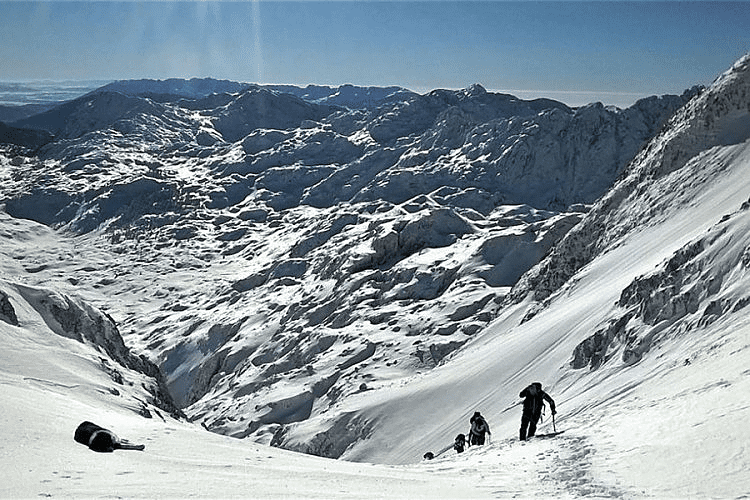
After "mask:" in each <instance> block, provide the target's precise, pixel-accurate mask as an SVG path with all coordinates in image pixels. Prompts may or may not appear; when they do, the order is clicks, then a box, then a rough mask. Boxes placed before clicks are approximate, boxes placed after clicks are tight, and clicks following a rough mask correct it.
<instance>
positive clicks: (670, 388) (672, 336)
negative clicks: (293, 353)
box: [299, 58, 750, 498]
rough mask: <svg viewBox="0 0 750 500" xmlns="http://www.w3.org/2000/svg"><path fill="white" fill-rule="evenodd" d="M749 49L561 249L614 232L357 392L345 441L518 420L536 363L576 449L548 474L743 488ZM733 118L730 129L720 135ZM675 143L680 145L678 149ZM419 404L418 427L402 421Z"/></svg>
mask: <svg viewBox="0 0 750 500" xmlns="http://www.w3.org/2000/svg"><path fill="white" fill-rule="evenodd" d="M749 63H750V60H748V59H747V58H746V59H743V60H741V61H739V62H738V63H737V64H736V65H735V67H733V68H732V69H731V70H730V71H728V72H727V73H726V74H725V75H722V77H721V78H719V79H718V80H717V82H716V83H715V84H714V86H712V88H711V89H709V90H708V91H707V92H706V93H705V94H704V95H702V96H701V97H699V98H697V99H696V100H694V101H693V102H691V104H690V105H689V106H688V107H686V108H684V109H683V110H682V111H681V112H680V113H678V114H677V115H676V116H675V118H674V119H673V120H672V123H671V124H670V127H668V128H667V129H666V130H665V131H664V132H663V133H662V134H661V135H660V136H659V137H657V138H656V139H655V140H654V141H653V142H652V144H651V146H650V147H649V148H647V150H646V151H644V153H643V154H642V155H641V156H640V157H639V158H638V159H637V160H636V161H635V162H634V163H633V164H632V165H631V166H630V167H629V170H628V172H629V174H628V175H627V176H626V177H625V179H623V181H622V182H621V184H622V185H629V189H628V191H629V196H628V197H627V198H626V201H623V202H622V203H621V204H620V205H618V206H615V207H614V208H613V203H612V199H611V198H612V197H617V193H618V188H617V187H616V188H615V190H613V192H612V193H610V194H609V195H608V196H606V197H605V198H603V200H602V201H600V202H599V204H597V206H595V207H594V208H593V209H592V210H591V211H590V212H589V214H587V216H586V217H585V218H584V220H583V221H582V222H581V224H579V226H577V227H576V228H575V229H574V230H573V231H571V232H570V233H568V235H567V236H566V240H568V244H567V246H562V247H561V246H558V247H557V248H556V250H555V251H556V252H561V251H563V250H561V248H563V249H564V250H566V251H570V248H571V247H572V248H581V246H578V247H575V246H574V243H573V242H575V240H576V239H578V241H579V242H580V239H581V238H582V237H583V236H581V235H582V234H585V231H584V230H585V228H586V227H587V226H588V227H591V226H593V227H597V225H596V219H600V220H601V219H605V220H607V224H606V231H610V234H612V233H614V236H610V237H609V238H607V239H604V238H602V237H601V235H595V236H593V237H592V236H591V234H590V233H588V234H587V237H589V238H591V239H592V240H593V241H595V242H597V243H598V244H599V248H602V250H600V251H599V252H598V253H597V254H595V255H594V256H593V257H591V258H590V259H589V260H588V261H587V262H585V263H584V264H583V265H582V266H580V267H579V269H578V270H577V271H574V272H573V273H572V274H571V275H570V278H569V279H567V280H566V281H565V285H564V286H562V287H560V288H559V289H558V290H557V291H555V292H553V293H552V294H544V295H542V297H547V300H546V301H545V302H544V304H543V307H542V308H539V307H534V306H532V307H529V306H530V305H532V303H531V302H529V297H531V295H528V296H527V298H526V299H525V300H524V301H520V302H516V303H515V304H512V305H509V306H508V307H507V308H505V309H504V310H503V312H502V313H501V317H500V318H499V319H497V320H496V321H494V322H493V323H492V324H491V325H490V326H489V327H488V328H487V329H486V330H484V331H483V332H482V333H481V334H480V336H478V337H477V338H476V339H474V340H473V341H472V342H471V343H469V344H468V345H467V346H465V347H464V348H463V349H462V350H461V351H460V352H458V353H456V354H455V355H454V356H453V357H451V359H450V360H449V362H447V363H446V364H444V365H443V366H440V367H438V368H436V369H435V370H433V371H432V372H430V373H429V374H427V375H425V376H423V377H420V378H419V379H416V380H411V381H409V382H408V383H405V384H403V387H401V388H394V389H392V390H390V391H389V392H388V393H387V395H385V394H382V395H378V396H376V395H373V396H372V397H370V398H367V399H364V398H363V400H362V401H359V402H357V403H355V404H352V407H354V408H356V411H357V414H358V415H359V417H360V418H363V419H364V420H369V421H373V422H377V426H376V427H375V429H376V430H375V431H374V432H373V433H372V435H371V437H370V439H369V440H365V441H361V442H359V443H357V444H356V445H354V446H353V447H351V448H349V449H348V450H347V452H346V453H345V454H344V457H346V458H350V459H363V458H366V459H367V460H373V459H374V460H377V461H386V462H408V461H410V460H412V459H413V457H414V456H415V455H417V454H418V453H419V451H420V450H422V449H424V448H425V447H432V448H437V447H439V446H441V445H442V444H443V443H445V442H446V440H447V439H448V438H449V436H451V435H453V434H455V433H457V432H460V431H462V430H464V429H465V428H466V427H467V423H466V422H467V421H468V417H469V416H470V415H471V414H472V413H473V411H475V410H482V413H483V414H485V415H487V416H488V418H489V420H490V425H491V426H493V428H494V429H495V431H494V432H495V434H499V435H500V436H503V437H504V438H505V437H507V436H513V435H514V434H515V433H516V432H517V431H516V429H517V427H518V420H519V413H520V411H519V408H518V407H515V406H514V403H515V401H516V396H515V394H517V393H518V391H519V390H520V389H522V388H523V387H524V386H525V384H526V383H528V382H531V381H533V380H540V381H542V382H543V383H544V385H545V387H547V390H548V391H549V392H550V393H551V394H552V395H553V396H554V397H555V399H556V401H557V403H558V411H559V414H558V417H557V426H558V429H565V430H566V432H565V433H564V434H563V435H561V436H560V437H558V438H556V441H559V443H560V450H559V451H558V452H559V453H564V452H567V453H569V454H570V455H571V457H572V458H575V459H576V460H577V466H576V467H575V468H574V470H571V471H563V470H556V471H554V472H553V475H557V476H558V477H560V476H561V475H562V476H565V477H568V479H569V483H570V486H571V489H572V490H574V491H576V492H578V493H579V494H581V495H589V494H604V495H607V496H610V495H614V496H641V495H643V496H656V497H677V498H685V497H719V498H734V497H741V496H743V495H745V494H747V492H748V491H750V478H749V477H748V476H747V474H746V470H747V465H748V454H747V449H746V443H747V442H748V438H749V437H750V431H748V427H747V426H745V425H742V424H741V422H742V421H744V420H745V419H746V418H747V416H748V412H749V411H750V406H748V405H747V398H746V394H747V390H748V387H749V386H750V371H749V370H748V366H750V342H748V340H750V329H749V325H748V319H747V315H746V314H745V309H744V308H745V306H746V305H747V303H748V299H747V297H748V296H747V289H748V281H747V280H748V264H747V262H748V260H747V248H748V247H749V246H750V241H748V234H749V233H748V224H750V199H749V196H750V180H748V179H750V178H748V176H747V172H748V169H749V168H750V144H749V143H748V142H747V141H746V140H745V139H746V138H747V133H748V132H750V131H748V130H745V131H742V129H739V128H735V124H737V123H741V122H742V120H743V119H744V118H741V117H742V116H746V115H747V113H748V107H747V102H748V97H750V93H748V92H747V90H746V89H747V86H748V84H749V83H750V79H748V64H749ZM707 116H710V117H713V120H710V119H708V118H706V117H707ZM729 124H732V125H731V126H730V125H729ZM727 126H730V127H731V128H732V131H733V133H732V134H731V135H732V136H734V137H735V141H733V142H734V143H733V144H727V142H728V141H726V140H722V139H721V138H722V137H727V134H726V133H725V131H726V130H727V128H726V127H727ZM717 129H718V132H717V131H716V130H717ZM678 144H688V145H690V146H691V148H689V149H688V148H687V147H682V146H677V145H678ZM670 151H680V152H681V154H683V155H685V156H682V157H681V159H678V160H677V164H676V165H675V157H674V156H673V155H671V154H664V152H670ZM633 178H635V179H638V181H634V180H633ZM619 189H620V190H624V188H623V187H620V188H619ZM620 192H622V191H620ZM623 198H624V197H622V196H621V197H619V199H623ZM623 227H624V228H626V229H623ZM585 255H587V254H581V253H579V254H577V255H568V256H567V257H569V258H572V257H575V256H577V257H578V258H579V259H580V258H582V257H585ZM549 258H550V259H555V258H557V259H558V260H562V259H561V258H560V256H559V255H558V256H557V257H555V256H550V257H549ZM538 269H539V270H538V271H537V272H539V273H540V274H542V275H543V274H544V273H551V272H553V271H555V272H560V271H561V269H552V268H551V267H549V266H547V265H546V264H545V263H542V264H540V266H539V268H538ZM524 286H526V285H524ZM526 290H527V291H528V290H529V289H528V288H526ZM542 290H544V288H542ZM531 291H532V292H533V291H534V289H533V288H532V289H531ZM529 311H532V312H533V314H529ZM405 401H409V402H410V405H409V408H410V410H404V408H405V406H406V405H405V403H404V402H405ZM415 411H416V412H418V413H419V414H420V415H422V416H423V422H422V423H421V424H420V427H419V432H418V433H416V435H415V433H414V432H413V431H411V430H410V428H409V426H408V425H407V422H408V421H409V420H410V419H413V418H414V415H415ZM435 415H440V418H439V419H434V418H431V417H433V416H435ZM304 425H305V424H299V426H300V427H302V426H304ZM510 439H512V438H510ZM386 442H387V443H390V446H384V443H386ZM502 443H503V445H505V444H506V443H507V441H503V442H502ZM566 474H568V476H566Z"/></svg>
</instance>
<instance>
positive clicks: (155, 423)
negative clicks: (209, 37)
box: [0, 58, 750, 498]
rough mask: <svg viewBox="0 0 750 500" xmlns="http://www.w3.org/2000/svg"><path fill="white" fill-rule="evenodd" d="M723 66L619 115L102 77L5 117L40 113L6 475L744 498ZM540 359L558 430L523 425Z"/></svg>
mask: <svg viewBox="0 0 750 500" xmlns="http://www.w3.org/2000/svg"><path fill="white" fill-rule="evenodd" d="M748 64H750V60H748V58H745V59H743V60H741V61H739V62H738V63H737V64H736V65H735V66H734V67H733V68H731V69H730V70H728V71H727V73H725V74H724V75H722V76H721V77H720V78H718V79H717V80H716V82H714V84H713V85H712V86H711V87H710V88H708V89H705V90H702V89H698V88H695V89H692V90H691V91H689V92H686V93H685V94H684V95H683V96H663V97H658V98H657V97H654V98H650V99H646V100H643V101H639V102H638V103H637V104H636V105H634V106H633V107H632V108H628V109H626V110H620V109H617V108H605V107H603V106H601V105H596V104H593V105H590V106H586V107H583V108H577V109H571V108H568V107H567V106H565V105H563V104H561V103H557V102H554V101H546V100H538V101H521V100H518V99H516V98H514V97H512V96H507V95H501V94H493V93H490V92H486V91H485V90H484V89H482V88H481V87H480V86H478V85H475V86H473V87H471V88H468V89H465V90H462V91H442V90H441V91H434V92H432V93H429V94H425V95H417V94H413V93H410V92H407V91H404V90H403V89H394V88H389V89H361V88H355V87H351V86H347V87H346V88H340V89H329V90H328V91H327V92H328V93H326V92H325V91H324V89H322V88H315V89H307V90H306V91H303V90H304V89H298V91H297V92H296V94H291V93H285V92H288V91H289V90H290V89H271V88H264V87H257V86H249V87H247V88H234V87H233V88H226V89H218V88H217V86H221V85H226V83H222V82H218V81H210V82H208V83H206V82H203V85H204V86H206V88H202V87H201V86H200V85H198V84H199V83H201V82H194V81H191V82H190V85H188V84H187V83H185V82H184V81H183V82H182V84H181V85H182V89H180V88H179V85H177V86H176V87H168V88H165V87H164V85H165V83H161V84H159V85H160V86H159V88H153V87H152V88H150V87H149V85H151V86H153V85H157V84H156V83H155V82H131V84H130V85H128V82H120V83H119V84H118V86H116V87H114V86H113V87H111V88H107V87H105V88H103V89H101V91H99V92H95V93H92V94H88V95H86V96H84V97H82V98H80V99H77V100H74V101H70V102H67V103H65V104H63V105H61V106H59V107H57V108H54V109H52V110H50V111H47V112H45V113H42V114H40V115H36V116H32V117H30V118H27V119H24V120H21V121H18V122H15V123H12V124H10V125H11V126H12V127H16V128H17V129H18V128H21V127H23V128H24V129H25V130H28V129H34V130H44V131H45V132H46V133H49V134H51V137H54V139H49V141H50V142H48V143H46V144H45V145H43V146H38V144H36V143H34V144H33V145H31V144H26V145H25V146H26V147H24V144H23V140H19V141H16V142H19V143H20V144H17V145H6V146H5V147H4V153H3V155H2V156H0V180H1V181H2V182H0V185H1V186H2V187H1V188H0V189H1V190H2V200H3V202H4V208H5V210H4V212H2V213H0V231H1V232H2V233H1V234H2V241H3V243H2V246H0V266H2V271H3V272H2V281H1V282H0V306H2V307H0V335H2V337H0V338H2V343H3V349H2V354H1V356H2V357H3V363H2V369H1V370H2V371H0V376H1V377H2V379H1V380H0V382H1V383H2V384H1V385H2V387H3V395H4V397H3V398H2V399H3V405H4V408H3V412H2V414H3V416H2V419H3V426H4V428H6V429H9V432H8V433H7V434H6V435H4V436H3V438H2V439H3V440H2V442H0V453H2V455H0V456H2V457H3V464H4V465H5V466H7V467H11V469H10V470H14V471H16V472H15V473H14V474H12V479H11V480H10V481H6V483H5V485H4V486H3V488H5V489H3V490H0V495H3V496H22V497H31V496H37V495H52V496H73V497H78V496H105V495H109V494H112V495H119V496H125V497H147V496H163V497H175V496H179V497H184V496H203V497H205V496H216V497H242V496H251V497H287V496H295V497H317V498H338V497H346V498H352V497H360V498H372V497H382V498H388V497H402V498H416V497H422V496H424V497H428V496H429V497H444V498H451V497H460V496H463V497H470V498H474V497H482V496H489V497H499V498H511V497H519V496H520V497H537V498H538V497H554V498H577V497H591V498H599V497H623V498H633V497H636V498H639V497H658V498H664V497H674V498H684V497H721V498H739V497H742V496H743V495H747V494H749V493H750V480H749V479H748V477H747V474H746V469H747V467H748V465H750V456H748V452H747V449H746V444H747V442H748V439H749V438H750V431H748V430H746V429H747V426H744V425H742V422H743V421H744V418H746V417H747V416H748V414H749V413H750V406H749V405H748V403H747V397H746V394H747V391H748V389H750V387H749V386H750V370H749V369H748V366H750V350H748V348H749V347H750V334H749V332H750V330H749V328H750V326H749V325H748V317H747V315H746V314H745V311H746V310H745V306H746V305H747V304H748V303H750V300H749V299H748V292H747V290H748V286H747V285H748V281H747V280H748V277H747V274H748V266H749V264H748V260H749V259H748V256H747V252H748V251H747V248H750V242H749V241H748V236H747V235H748V234H750V233H748V229H749V228H748V227H747V226H748V224H750V208H749V207H750V177H748V176H747V172H748V167H750V143H748V142H747V139H748V137H750V127H749V126H748V125H749V124H750V119H749V118H748V117H749V116H750V69H749V68H748ZM135 83H138V85H135ZM169 83H174V84H180V81H176V82H169ZM209 83H210V84H211V85H208V84H209ZM230 83H231V82H230ZM128 89H130V90H128ZM186 89H187V90H186ZM115 90H116V91H115ZM188 90H189V92H188ZM282 90H284V92H282ZM199 91H200V92H199ZM180 92H182V93H180ZM210 92H218V93H210ZM222 92H223V93H222ZM361 96H365V97H364V98H360V97H361ZM670 117H671V118H670ZM14 137H21V138H22V139H23V138H24V137H27V136H18V135H16V136H14ZM29 146H31V147H33V149H30V148H29ZM120 335H121V337H122V339H123V340H124V342H120V341H118V340H117V339H119V337H120ZM155 367H158V368H159V370H158V371H157V370H156V369H155ZM537 380H538V381H540V382H542V383H543V385H544V386H545V390H546V391H547V392H549V393H550V394H551V395H552V397H553V398H555V401H556V402H557V409H558V414H557V420H556V423H555V424H556V427H557V429H558V430H564V432H563V433H562V434H560V435H559V436H556V437H554V438H549V439H543V438H538V439H532V440H530V441H529V442H526V443H519V442H518V426H519V422H520V413H521V410H520V406H518V397H517V394H518V392H519V391H520V390H521V389H523V388H524V387H525V386H526V385H528V383H530V382H532V381H537ZM475 411H481V412H482V414H484V415H485V416H486V417H487V419H488V421H489V423H490V426H491V429H492V439H491V443H490V444H489V445H486V446H483V447H471V448H469V451H468V452H466V453H463V454H458V455H457V454H455V453H454V452H453V451H452V450H448V451H445V452H444V453H442V454H439V455H438V457H437V458H436V459H435V460H432V461H421V460H422V456H423V454H424V453H425V452H427V451H432V452H435V453H438V452H439V451H441V450H444V449H446V448H447V447H448V446H449V445H450V444H451V443H452V440H453V437H454V436H455V435H456V434H457V433H460V432H466V431H467V430H468V425H469V424H468V421H469V417H470V416H471V415H472V414H473V413H474V412H475ZM148 417H150V418H148ZM86 419H89V420H94V421H98V420H101V422H100V423H101V424H102V425H108V426H110V427H113V428H116V430H117V431H119V432H122V434H123V435H124V436H125V437H128V438H130V439H134V440H140V441H145V443H146V451H145V452H144V453H139V452H126V451H122V452H115V453H114V454H112V455H106V456H102V455H98V454H93V453H92V452H90V451H89V450H87V449H85V448H83V447H81V446H80V445H77V444H76V443H74V442H73V440H72V434H73V430H74V429H75V426H76V425H77V424H78V422H80V421H82V420H86ZM550 426H551V422H548V421H546V420H545V423H544V424H543V427H542V432H546V431H548V430H549V427H550ZM207 430H210V431H213V432H214V433H219V434H225V435H227V436H231V438H229V437H225V436H217V435H215V434H214V433H210V432H206V431H207ZM234 438H244V439H241V440H237V439H234ZM267 445H272V446H273V447H272V448H271V447H268V446H267ZM279 447H281V448H286V449H287V450H292V451H285V450H279V449H277V448H279ZM46 448H50V453H52V454H53V456H54V457H58V460H57V461H54V460H51V461H49V462H47V461H40V460H39V457H40V455H43V454H44V450H45V449H46ZM19 450H20V452H19ZM293 451H294V452H304V453H308V454H314V455H320V456H322V457H330V458H342V459H344V460H329V459H323V458H319V457H310V456H308V455H300V454H298V453H293ZM349 461H354V462H367V463H376V464H391V465H368V464H354V463H350V462H349ZM13 467H15V469H14V468H13ZM289 472H292V473H293V474H295V479H294V480H290V479H289ZM110 487H111V488H112V489H107V488H110ZM160 488H161V489H160Z"/></svg>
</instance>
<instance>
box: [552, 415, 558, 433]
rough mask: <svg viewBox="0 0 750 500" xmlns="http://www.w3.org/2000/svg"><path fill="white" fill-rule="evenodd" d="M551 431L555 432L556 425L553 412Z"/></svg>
mask: <svg viewBox="0 0 750 500" xmlns="http://www.w3.org/2000/svg"><path fill="white" fill-rule="evenodd" d="M552 432H554V433H555V434H557V427H556V426H555V414H554V413H553V414H552Z"/></svg>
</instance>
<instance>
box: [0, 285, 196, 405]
mask: <svg viewBox="0 0 750 500" xmlns="http://www.w3.org/2000/svg"><path fill="white" fill-rule="evenodd" d="M15 288H16V289H17V290H18V293H19V294H20V295H21V296H22V297H23V298H24V299H25V300H26V301H27V302H28V303H29V304H30V305H31V306H32V307H33V308H34V309H35V310H36V312H37V313H38V314H39V315H40V316H41V317H42V319H43V320H44V322H45V323H46V324H47V326H48V327H49V329H50V330H52V331H53V332H54V333H56V334H58V335H60V336H63V337H67V338H70V339H73V340H76V341H78V342H81V343H84V344H89V345H93V346H97V347H99V348H101V349H102V350H103V351H104V352H105V353H106V354H107V355H108V356H109V358H110V359H112V360H113V361H114V362H116V363H118V364H119V365H120V366H122V367H124V368H129V369H131V370H134V371H137V372H140V373H143V374H145V375H148V376H149V377H153V378H154V380H155V385H154V386H153V387H151V388H150V392H151V394H152V396H153V399H152V401H150V403H151V404H153V405H154V406H156V407H158V408H161V409H163V410H165V411H167V412H168V413H170V414H172V415H174V416H175V417H184V414H183V413H182V411H181V410H180V409H178V408H177V406H176V405H175V404H174V402H173V400H172V398H171V396H170V395H169V391H168V390H167V388H166V384H165V383H164V378H163V375H162V373H161V371H160V370H159V368H158V367H157V366H156V365H155V364H154V363H152V362H151V361H149V360H148V359H147V358H146V357H145V356H135V355H134V354H132V353H131V352H130V350H129V349H128V348H127V347H126V346H125V343H124V342H123V340H122V337H121V336H120V332H119V331H118V329H117V326H116V325H115V322H114V320H113V319H112V318H111V317H110V316H108V315H107V314H106V313H102V312H101V311H99V310H97V309H95V308H93V307H92V306H90V305H89V304H87V303H85V302H83V301H80V300H77V299H73V298H71V297H69V296H66V295H63V294H59V293H55V292H52V291H50V290H46V289H43V288H34V287H29V286H25V285H15ZM3 297H4V298H5V300H1V299H2V298H3ZM0 303H3V304H7V303H8V300H7V295H6V294H4V293H2V292H0ZM5 309H6V308H5V307H4V308H3V310H4V311H5ZM10 311H11V312H12V309H11V310H10ZM3 314H4V315H5V312H4V313H3ZM17 322H18V321H17V319H16V324H17ZM102 363H103V367H104V368H105V369H106V371H108V372H109V373H110V376H111V377H112V379H113V380H114V381H115V382H117V383H119V384H122V383H123V380H122V375H121V373H120V372H119V371H118V370H117V368H116V367H114V366H112V365H110V364H109V363H108V362H107V361H106V360H105V359H104V358H102Z"/></svg>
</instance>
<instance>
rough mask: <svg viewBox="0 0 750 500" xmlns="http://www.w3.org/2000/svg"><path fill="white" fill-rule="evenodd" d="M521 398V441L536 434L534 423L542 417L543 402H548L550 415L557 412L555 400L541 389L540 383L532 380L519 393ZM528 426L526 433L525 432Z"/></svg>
mask: <svg viewBox="0 0 750 500" xmlns="http://www.w3.org/2000/svg"><path fill="white" fill-rule="evenodd" d="M519 396H520V397H522V398H524V400H523V414H522V415H521V432H520V438H521V441H525V440H526V438H527V437H531V436H533V435H534V434H536V425H537V424H538V423H539V419H540V418H541V417H542V411H543V409H544V402H545V401H547V402H548V403H549V407H550V410H551V411H552V415H554V414H555V413H557V412H556V411H555V402H554V401H553V400H552V398H551V397H550V396H549V394H547V393H546V392H544V391H543V390H542V384H540V383H539V382H534V383H533V384H531V385H530V386H528V387H527V388H526V389H524V390H522V391H521V393H520V394H519ZM527 428H528V433H527Z"/></svg>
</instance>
